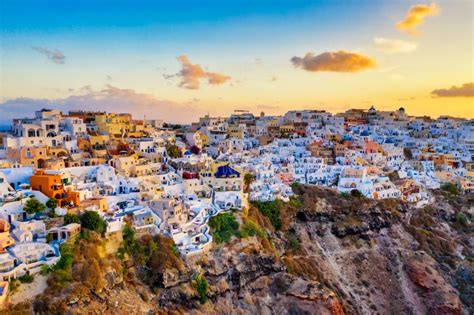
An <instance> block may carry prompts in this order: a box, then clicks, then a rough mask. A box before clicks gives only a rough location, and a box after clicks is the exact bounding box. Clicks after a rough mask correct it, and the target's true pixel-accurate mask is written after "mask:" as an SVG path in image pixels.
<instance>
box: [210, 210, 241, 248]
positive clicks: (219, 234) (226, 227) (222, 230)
mask: <svg viewBox="0 0 474 315" xmlns="http://www.w3.org/2000/svg"><path fill="white" fill-rule="evenodd" d="M209 226H210V227H211V231H212V236H213V237H214V240H215V241H216V243H227V242H229V241H230V239H231V237H232V236H233V235H236V234H237V232H238V230H239V223H237V221H236V220H235V217H234V215H233V214H232V213H219V214H218V215H216V216H213V217H212V218H210V219H209Z"/></svg>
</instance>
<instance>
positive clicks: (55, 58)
mask: <svg viewBox="0 0 474 315" xmlns="http://www.w3.org/2000/svg"><path fill="white" fill-rule="evenodd" d="M31 48H32V49H33V50H36V51H37V52H39V53H40V54H42V55H45V56H46V57H47V58H48V59H49V60H51V61H52V62H54V63H56V64H58V65H63V64H64V61H65V60H66V56H64V54H63V53H62V52H60V51H59V50H51V49H49V48H46V47H38V46H32V47H31Z"/></svg>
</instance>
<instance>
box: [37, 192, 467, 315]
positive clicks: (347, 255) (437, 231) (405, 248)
mask: <svg viewBox="0 0 474 315" xmlns="http://www.w3.org/2000/svg"><path fill="white" fill-rule="evenodd" d="M295 190H296V193H297V194H298V195H299V196H300V197H299V198H300V199H299V202H298V203H293V204H291V203H290V204H286V205H281V206H280V217H281V220H282V226H283V227H282V228H281V229H280V230H278V231H275V229H274V228H273V227H272V226H271V223H270V222H269V220H268V218H266V217H265V216H263V215H262V214H261V213H260V212H259V211H258V210H256V209H250V212H249V213H248V214H247V215H243V214H238V216H239V220H241V219H242V218H241V217H240V216H246V217H247V219H248V218H250V219H251V220H252V221H253V222H255V223H257V224H258V225H259V226H260V227H261V228H262V229H265V230H266V231H267V233H268V235H269V237H268V238H262V237H260V236H253V237H247V238H236V237H234V238H233V239H232V240H231V241H230V242H229V243H228V244H224V245H219V246H215V248H214V249H213V250H212V251H211V252H210V253H208V254H207V255H206V256H204V257H202V259H200V260H199V261H197V262H192V263H191V262H189V263H187V264H186V267H185V270H183V268H182V266H181V267H180V268H172V267H171V268H167V269H166V270H165V271H164V272H162V273H163V274H162V275H161V276H160V277H158V278H159V279H162V280H161V284H160V285H159V287H155V288H153V289H152V290H150V288H149V287H147V286H146V285H144V284H143V282H142V281H140V280H138V278H137V276H136V274H137V270H135V268H134V266H133V265H132V264H128V265H127V264H124V267H123V269H122V272H121V274H119V273H117V270H116V269H110V270H109V272H104V273H102V274H103V279H104V284H103V285H101V286H100V290H97V289H96V288H94V287H92V289H89V288H88V289H87V290H85V291H84V292H85V293H84V294H83V295H78V294H76V295H74V296H75V297H74V298H73V295H72V294H68V293H67V292H63V293H62V295H61V297H60V298H59V299H60V300H61V299H62V301H63V302H64V303H65V305H66V306H67V310H68V311H69V312H71V313H85V312H89V313H91V312H92V313H109V314H112V313H113V314H117V313H130V314H137V313H146V312H157V313H174V314H180V313H191V314H376V313H379V314H392V313H393V314H468V313H472V312H473V311H474V308H473V304H472V303H473V301H474V297H473V292H474V290H473V285H474V277H473V262H472V257H473V243H474V240H473V233H472V232H473V229H472V225H471V223H470V221H469V220H467V221H466V220H464V219H463V218H465V217H467V218H469V217H472V214H473V213H472V212H473V206H474V204H473V199H472V197H471V199H469V198H468V197H454V196H451V195H448V194H445V193H442V192H436V195H437V202H436V203H434V204H433V205H431V206H429V207H426V208H425V209H411V208H410V207H409V206H407V205H405V204H403V203H401V202H399V201H395V200H384V201H374V200H368V199H365V198H354V197H343V196H341V195H340V194H339V193H337V192H334V191H332V190H328V189H321V188H317V187H309V186H299V187H296V188H295ZM460 213H462V215H460ZM464 216H465V217H464ZM198 274H201V275H203V276H204V277H205V279H207V283H208V289H207V292H206V296H207V303H205V304H201V303H200V297H199V294H198V290H196V286H195V284H194V283H193V280H192V279H195V277H196V275H198ZM63 291H64V290H63ZM29 310H32V307H31V306H30V308H29Z"/></svg>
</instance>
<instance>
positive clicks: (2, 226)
mask: <svg viewBox="0 0 474 315" xmlns="http://www.w3.org/2000/svg"><path fill="white" fill-rule="evenodd" d="M13 244H15V241H14V240H13V238H12V237H11V236H10V223H8V222H7V221H5V220H3V219H0V252H4V251H5V248H7V247H8V246H12V245H13Z"/></svg>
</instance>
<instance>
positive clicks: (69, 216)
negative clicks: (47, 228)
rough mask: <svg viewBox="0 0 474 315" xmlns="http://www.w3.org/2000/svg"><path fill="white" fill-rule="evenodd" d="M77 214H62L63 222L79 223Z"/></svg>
mask: <svg viewBox="0 0 474 315" xmlns="http://www.w3.org/2000/svg"><path fill="white" fill-rule="evenodd" d="M79 222H80V220H79V216H78V215H77V214H73V213H67V214H66V215H65V216H64V224H70V223H79Z"/></svg>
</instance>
